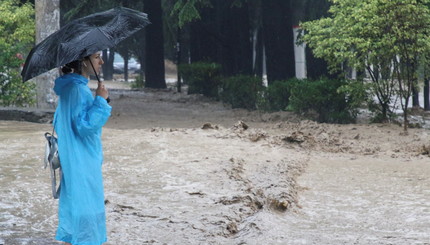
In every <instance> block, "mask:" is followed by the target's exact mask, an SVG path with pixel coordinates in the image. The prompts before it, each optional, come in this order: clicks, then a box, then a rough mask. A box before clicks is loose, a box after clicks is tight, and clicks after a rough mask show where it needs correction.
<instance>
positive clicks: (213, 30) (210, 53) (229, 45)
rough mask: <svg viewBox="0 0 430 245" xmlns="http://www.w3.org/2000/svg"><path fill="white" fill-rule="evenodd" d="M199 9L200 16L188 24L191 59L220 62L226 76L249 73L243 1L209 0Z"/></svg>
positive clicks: (246, 11) (246, 12) (246, 13)
mask: <svg viewBox="0 0 430 245" xmlns="http://www.w3.org/2000/svg"><path fill="white" fill-rule="evenodd" d="M210 3H211V4H210V6H207V5H205V6H203V7H202V8H200V17H201V19H199V20H197V21H194V22H193V23H191V25H190V36H191V37H190V53H191V61H192V62H194V61H209V62H216V63H219V64H221V67H222V72H223V74H224V75H226V76H231V75H234V74H251V73H252V48H251V34H250V22H249V9H248V2H247V1H238V0H225V1H218V0H212V1H211V2H210Z"/></svg>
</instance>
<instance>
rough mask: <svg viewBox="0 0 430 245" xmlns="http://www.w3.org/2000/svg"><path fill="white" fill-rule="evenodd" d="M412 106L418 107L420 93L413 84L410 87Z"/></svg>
mask: <svg viewBox="0 0 430 245" xmlns="http://www.w3.org/2000/svg"><path fill="white" fill-rule="evenodd" d="M412 107H420V94H419V92H418V89H417V88H416V86H415V85H414V86H413V87H412Z"/></svg>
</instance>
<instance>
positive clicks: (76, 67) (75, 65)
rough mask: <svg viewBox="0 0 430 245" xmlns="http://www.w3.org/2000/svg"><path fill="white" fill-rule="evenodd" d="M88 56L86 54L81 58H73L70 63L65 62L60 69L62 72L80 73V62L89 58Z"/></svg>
mask: <svg viewBox="0 0 430 245" xmlns="http://www.w3.org/2000/svg"><path fill="white" fill-rule="evenodd" d="M89 58H90V56H86V57H84V58H83V59H82V60H74V61H72V62H70V63H67V64H65V65H64V66H63V67H61V71H62V72H63V73H64V74H69V73H72V72H74V73H78V74H80V75H81V74H82V62H83V61H84V60H87V59H89Z"/></svg>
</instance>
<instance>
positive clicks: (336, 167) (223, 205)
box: [0, 91, 430, 244]
mask: <svg viewBox="0 0 430 245" xmlns="http://www.w3.org/2000/svg"><path fill="white" fill-rule="evenodd" d="M112 95H113V100H112V106H113V108H114V109H113V115H112V118H111V119H110V121H109V123H108V124H107V125H106V127H105V128H104V132H103V143H104V152H105V163H104V167H103V171H104V184H105V198H106V211H107V226H108V234H109V242H108V243H107V244H429V243H430V192H429V190H430V181H429V177H428V176H430V159H429V155H428V150H426V149H428V148H429V147H430V139H429V137H428V133H429V131H427V130H425V129H411V130H410V131H409V134H408V135H404V133H403V131H402V129H401V128H400V127H398V126H395V125H376V124H372V125H368V124H363V125H358V124H357V125H331V124H318V123H315V122H311V121H306V120H299V118H298V117H297V116H294V115H292V114H289V113H273V114H262V113H258V112H248V111H244V110H232V109H229V108H228V107H226V106H225V105H223V104H222V103H220V102H216V101H212V100H208V99H205V98H202V97H200V96H186V95H183V94H178V93H173V92H171V91H165V92H156V91H143V92H142V91H134V92H129V93H126V94H124V93H121V94H120V93H117V94H115V93H113V94H112ZM50 130H51V127H50V125H48V124H36V123H29V122H16V121H0V186H1V189H0V244H58V243H56V242H55V241H54V240H53V236H54V233H55V228H56V224H57V220H56V218H57V217H56V212H57V201H56V200H53V199H52V198H51V197H50V189H49V188H50V181H49V172H48V171H47V170H44V169H43V168H42V158H43V154H44V153H43V150H44V148H43V147H44V139H43V133H44V132H45V131H50Z"/></svg>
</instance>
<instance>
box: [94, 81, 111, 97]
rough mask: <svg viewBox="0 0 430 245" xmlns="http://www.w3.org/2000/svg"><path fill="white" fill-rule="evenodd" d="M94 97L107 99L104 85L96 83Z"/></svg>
mask: <svg viewBox="0 0 430 245" xmlns="http://www.w3.org/2000/svg"><path fill="white" fill-rule="evenodd" d="M96 95H98V96H101V97H103V98H104V99H107V98H108V97H109V92H108V90H107V89H106V88H105V85H104V84H103V83H102V82H99V83H98V86H97V89H96Z"/></svg>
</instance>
